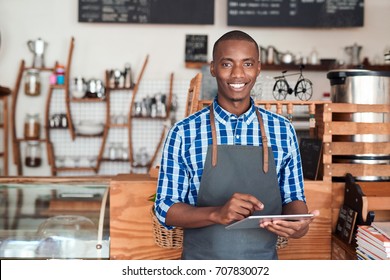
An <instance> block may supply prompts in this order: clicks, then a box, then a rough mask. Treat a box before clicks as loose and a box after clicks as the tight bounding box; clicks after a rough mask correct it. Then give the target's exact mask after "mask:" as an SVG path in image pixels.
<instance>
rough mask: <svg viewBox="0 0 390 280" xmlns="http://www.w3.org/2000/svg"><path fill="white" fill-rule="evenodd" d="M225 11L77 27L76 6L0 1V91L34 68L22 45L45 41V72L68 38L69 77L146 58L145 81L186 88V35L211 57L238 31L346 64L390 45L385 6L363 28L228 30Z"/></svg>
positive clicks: (65, 1) (222, 5)
mask: <svg viewBox="0 0 390 280" xmlns="http://www.w3.org/2000/svg"><path fill="white" fill-rule="evenodd" d="M226 6H227V1H226V0H215V23H214V25H158V24H96V23H94V24H91V23H79V22H78V19H77V18H78V1H77V0H72V1H71V0H0V34H1V48H0V85H2V86H7V87H10V88H13V87H14V84H15V81H16V78H17V71H18V67H19V64H20V61H21V60H22V59H24V60H25V61H26V64H27V66H29V65H31V64H32V54H31V53H30V51H29V50H28V47H27V44H26V43H27V41H28V40H31V39H32V40H35V39H37V38H38V37H41V38H42V39H44V40H45V41H47V42H48V43H49V46H48V49H47V52H46V57H45V62H46V65H47V66H48V67H53V66H54V63H55V61H58V62H60V63H66V58H67V55H68V48H69V43H70V38H71V37H72V36H73V37H74V38H75V49H74V55H73V61H72V69H71V76H76V75H81V76H83V77H86V78H99V79H103V78H104V76H103V75H104V71H105V70H107V69H112V68H120V69H122V68H123V67H124V64H125V63H126V62H130V63H131V64H132V66H133V69H134V71H135V74H136V75H137V74H138V72H137V71H139V70H140V68H141V66H142V63H143V60H144V59H145V56H146V55H147V54H149V56H150V58H149V64H148V67H147V69H146V72H145V76H144V79H145V80H167V79H168V78H169V74H170V73H171V72H174V73H175V80H179V81H184V82H186V81H188V83H189V80H190V78H192V77H193V76H194V75H195V74H196V73H197V72H198V71H199V70H198V69H187V68H185V64H184V49H185V35H186V34H207V35H208V36H209V58H210V59H211V50H212V45H213V43H214V41H215V40H216V39H217V38H219V37H220V36H221V35H222V34H223V33H225V32H226V31H229V30H231V29H242V30H244V31H246V32H248V33H249V34H251V35H252V36H253V37H254V38H255V39H256V40H257V41H258V43H259V45H261V46H269V45H273V46H275V47H276V48H277V49H279V50H280V51H291V52H293V53H301V54H302V55H309V54H310V52H311V51H312V50H313V49H314V48H315V49H316V50H317V51H318V53H319V56H320V58H337V59H342V60H345V59H346V58H347V56H346V54H345V52H344V47H345V46H349V45H352V44H353V43H358V44H359V45H361V46H363V49H362V53H361V57H362V58H363V57H368V58H369V59H370V60H371V61H372V60H374V59H377V58H379V59H381V60H383V54H384V51H385V48H388V47H389V46H390V36H389V35H388V34H389V32H388V28H389V27H390V1H389V0H367V1H365V19H364V27H361V28H333V29H329V28H323V29H319V28H312V29H311V28H261V27H231V26H227V24H226V22H227V16H226V10H227V9H226ZM274 74H278V73H273V72H265V73H263V74H262V77H271V76H273V75H274ZM305 76H307V77H308V78H309V79H311V80H312V81H313V82H314V90H315V92H314V94H315V98H317V99H318V98H319V97H320V96H321V95H322V93H323V92H325V91H329V82H328V80H327V79H326V73H324V72H307V73H306V75H305ZM182 94H183V95H185V94H186V92H185V90H184V91H183V92H182ZM179 99H180V98H179ZM42 100H43V101H44V99H42ZM181 100H183V98H182V99H181ZM26 106H28V104H26ZM182 107H183V106H182ZM21 111H22V110H21ZM23 116H24V115H23ZM23 116H21V117H20V118H21V119H22V118H23ZM11 173H12V171H11Z"/></svg>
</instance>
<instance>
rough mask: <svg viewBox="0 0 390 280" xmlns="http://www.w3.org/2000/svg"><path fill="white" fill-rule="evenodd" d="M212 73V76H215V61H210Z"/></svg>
mask: <svg viewBox="0 0 390 280" xmlns="http://www.w3.org/2000/svg"><path fill="white" fill-rule="evenodd" d="M210 74H211V76H213V77H215V74H214V61H211V62H210Z"/></svg>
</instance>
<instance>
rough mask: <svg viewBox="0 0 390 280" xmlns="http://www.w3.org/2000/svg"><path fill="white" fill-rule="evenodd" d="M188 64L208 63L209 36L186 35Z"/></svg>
mask: <svg viewBox="0 0 390 280" xmlns="http://www.w3.org/2000/svg"><path fill="white" fill-rule="evenodd" d="M186 62H207V35H186Z"/></svg>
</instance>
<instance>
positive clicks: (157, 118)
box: [132, 116, 167, 120]
mask: <svg viewBox="0 0 390 280" xmlns="http://www.w3.org/2000/svg"><path fill="white" fill-rule="evenodd" d="M132 118H133V119H139V120H142V119H143V120H166V119H167V117H143V116H132Z"/></svg>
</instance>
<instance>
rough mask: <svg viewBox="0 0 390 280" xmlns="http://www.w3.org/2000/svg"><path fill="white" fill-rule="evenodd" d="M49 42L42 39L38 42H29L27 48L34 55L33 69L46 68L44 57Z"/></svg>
mask: <svg viewBox="0 0 390 280" xmlns="http://www.w3.org/2000/svg"><path fill="white" fill-rule="evenodd" d="M47 45H48V44H47V42H45V41H43V40H42V39H41V38H38V39H37V40H34V41H33V40H29V41H27V46H28V48H29V50H30V51H31V52H32V53H33V54H34V57H33V67H34V68H41V67H45V61H44V55H45V50H46V48H47Z"/></svg>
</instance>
